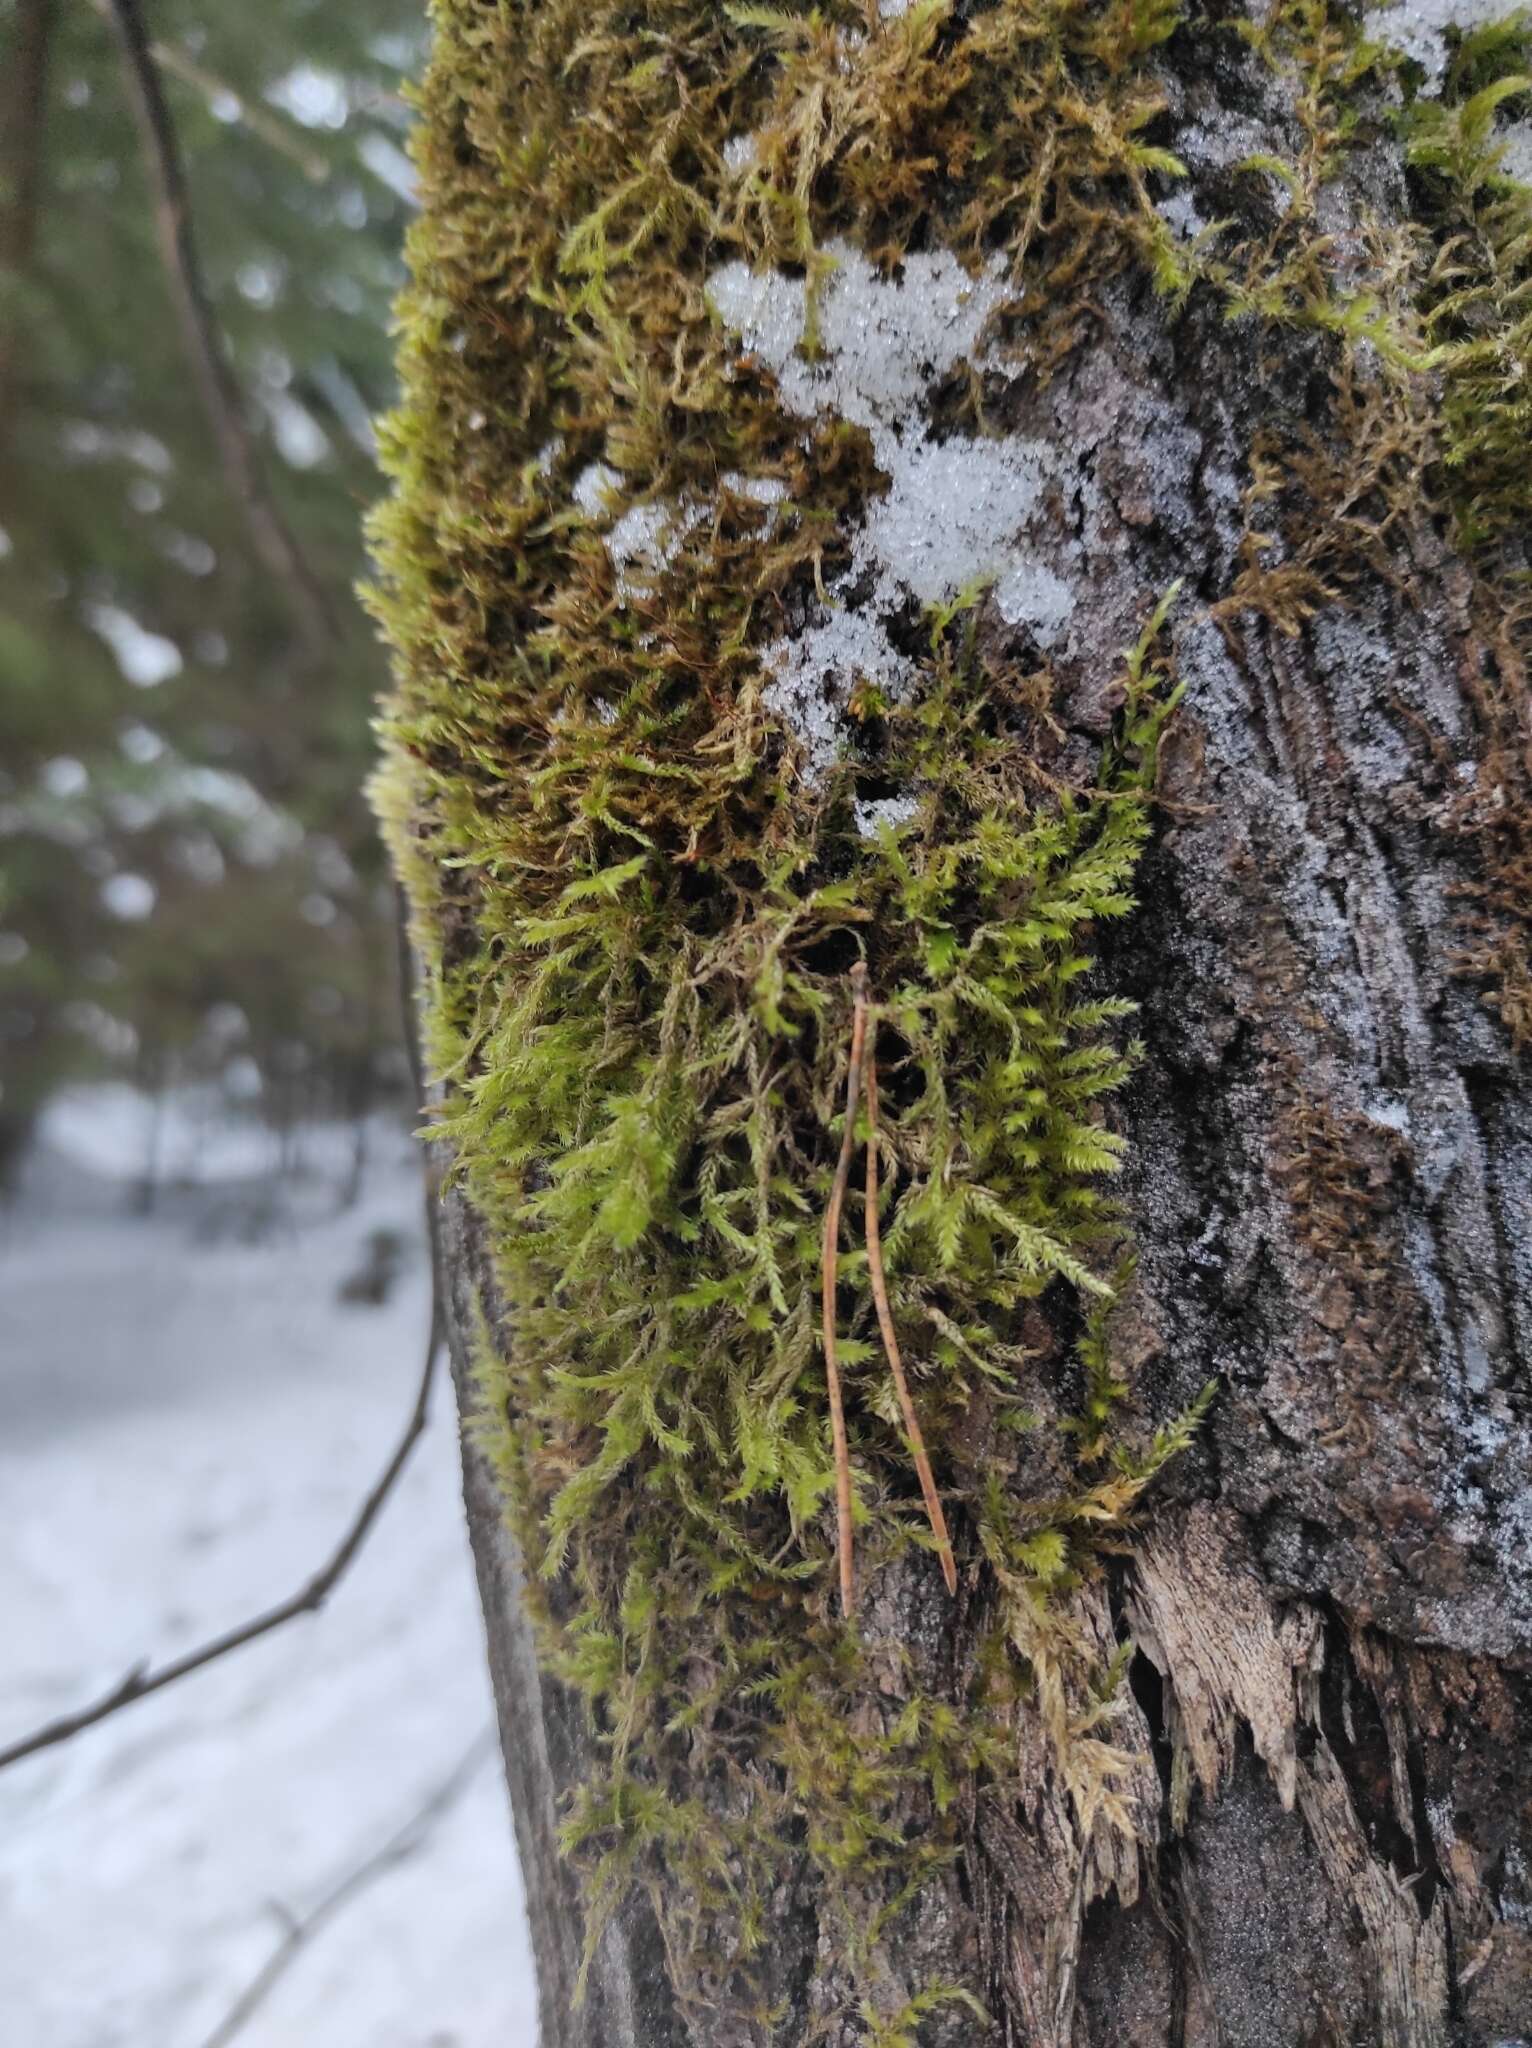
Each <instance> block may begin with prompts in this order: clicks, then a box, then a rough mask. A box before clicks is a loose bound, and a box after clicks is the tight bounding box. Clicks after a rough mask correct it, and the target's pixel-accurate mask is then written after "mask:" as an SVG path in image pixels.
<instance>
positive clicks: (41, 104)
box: [0, 0, 58, 468]
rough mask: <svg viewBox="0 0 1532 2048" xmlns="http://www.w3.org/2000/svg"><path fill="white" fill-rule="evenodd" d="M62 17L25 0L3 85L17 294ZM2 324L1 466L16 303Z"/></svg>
mask: <svg viewBox="0 0 1532 2048" xmlns="http://www.w3.org/2000/svg"><path fill="white" fill-rule="evenodd" d="M57 19H58V9H57V4H56V0H20V4H19V6H18V7H17V9H16V13H15V17H14V21H13V26H12V40H11V46H10V50H9V53H8V56H7V59H6V63H5V67H4V70H5V86H6V89H5V91H4V92H3V93H0V284H3V286H4V289H5V292H6V295H7V297H8V298H9V297H12V296H13V295H15V294H17V293H18V292H19V290H20V288H21V286H22V282H23V280H24V278H25V276H26V274H27V272H28V271H29V270H30V268H31V265H32V257H33V252H34V250H35V248H36V245H37V214H38V204H39V201H40V198H41V194H42V181H43V139H44V132H45V127H46V122H47V114H48V70H49V60H50V57H51V55H52V49H53V36H54V29H55V26H56V23H57ZM3 316H4V317H3V324H0V468H3V467H4V457H5V454H6V450H7V446H8V443H9V440H10V430H11V426H12V423H13V421H14V419H15V417H16V411H17V397H18V385H19V383H20V377H21V353H22V350H21V337H20V327H21V322H20V320H19V319H18V317H17V309H16V308H15V307H14V306H6V307H4V308H3Z"/></svg>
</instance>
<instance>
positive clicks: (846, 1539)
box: [820, 960, 867, 1621]
mask: <svg viewBox="0 0 1532 2048" xmlns="http://www.w3.org/2000/svg"><path fill="white" fill-rule="evenodd" d="M866 1038H867V965H866V962H865V961H862V960H858V961H857V963H856V965H855V966H854V967H853V968H852V970H851V1064H850V1066H849V1068H848V1069H847V1073H846V1127H845V1129H844V1130H843V1131H842V1133H841V1141H840V1158H839V1159H838V1160H837V1161H836V1165H835V1179H834V1181H833V1182H832V1184H831V1187H830V1201H829V1206H828V1207H827V1208H826V1210H825V1237H824V1257H823V1260H822V1262H821V1266H820V1286H821V1291H822V1294H823V1305H824V1341H825V1385H826V1387H827V1389H828V1391H829V1396H830V1433H831V1436H832V1437H833V1439H834V1442H835V1544H836V1550H837V1552H838V1554H839V1557H840V1605H841V1612H842V1614H844V1615H845V1617H846V1619H847V1620H848V1621H849V1620H850V1619H851V1616H852V1614H853V1612H854V1611H855V1608H856V1577H855V1570H854V1563H853V1553H852V1538H851V1453H850V1451H849V1450H848V1449H847V1447H846V1410H845V1406H844V1404H843V1402H842V1400H841V1390H840V1362H839V1360H838V1358H837V1357H836V1352H835V1272H836V1267H837V1265H838V1264H839V1261H840V1214H841V1209H842V1207H843V1205H844V1203H845V1200H846V1183H847V1181H848V1180H849V1179H850V1177H851V1155H852V1153H853V1151H855V1149H856V1106H857V1097H858V1096H859V1094H860V1092H861V1085H862V1047H863V1045H864V1044H865V1042H866Z"/></svg>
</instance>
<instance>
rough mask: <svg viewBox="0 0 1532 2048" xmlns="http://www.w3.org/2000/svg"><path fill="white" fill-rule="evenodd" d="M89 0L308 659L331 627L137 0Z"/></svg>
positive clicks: (260, 540) (181, 290) (231, 457)
mask: <svg viewBox="0 0 1532 2048" xmlns="http://www.w3.org/2000/svg"><path fill="white" fill-rule="evenodd" d="M96 4H97V6H98V7H99V8H100V10H101V11H102V12H103V13H105V14H107V15H109V16H110V18H111V20H112V22H113V24H114V26H115V27H116V30H117V34H118V37H119V38H120V40H121V43H122V55H123V65H124V69H125V70H126V73H127V78H128V84H129V88H130V90H131V93H132V99H133V109H134V113H135V115H136V117H137V120H138V128H139V135H140V138H141V140H142V143H143V153H144V166H145V170H146V172H147V174H148V178H149V184H150V189H151V191H152V192H153V194H154V200H155V207H154V212H155V226H156V229H157V231H158V234H159V241H160V253H161V255H162V257H163V259H164V264H165V270H166V274H167V276H168V278H169V281H170V286H171V291H172V294H173V296H174V298H175V301H176V309H177V311H178V313H179V314H180V318H181V327H182V332H183V334H184V336H185V341H186V349H187V354H188V356H189V358H190V361H191V368H192V373H193V375H194V377H195V379H196V383H197V389H198V392H199V395H200V397H201V399H202V404H203V408H204V410H205V411H206V413H207V416H208V421H209V424H210V425H211V427H212V429H213V436H214V439H215V441H216V442H217V444H218V453H219V457H220V459H221V460H222V463H223V467H224V473H225V475H226V476H227V478H228V481H229V485H230V488H231V490H232V491H233V493H234V496H235V497H236V498H237V499H238V501H239V504H240V508H241V510H242V511H243V513H244V517H245V524H246V526H247V527H248V529H249V532H250V538H251V541H252V543H253V545H254V547H255V551H256V553H257V555H258V556H259V557H260V559H261V561H262V562H263V563H264V564H265V566H266V568H267V569H268V571H269V572H270V573H271V575H272V576H273V577H274V578H275V579H276V580H277V582H278V583H280V584H281V586H282V589H283V590H284V592H285V593H286V596H287V599H288V604H289V606H290V608H291V611H292V614H293V618H294V622H295V624H296V625H297V627H298V630H299V632H300V634H301V636H302V638H303V642H304V645H305V648H306V650H307V653H308V654H309V656H310V657H311V658H315V657H317V656H318V655H320V654H321V653H322V652H323V651H324V650H325V649H326V648H327V647H329V646H331V645H333V643H334V641H335V638H336V632H335V624H334V621H333V619H332V617H331V615H330V608H329V605H328V603H327V601H326V598H325V594H324V592H323V590H322V589H321V587H320V585H319V583H318V582H317V581H316V579H315V577H314V576H313V574H312V573H311V571H310V569H309V567H308V564H307V563H306V562H305V560H304V558H303V554H302V552H301V550H300V549H299V546H298V543H297V540H296V539H295V538H294V535H293V533H292V530H291V529H290V527H289V526H288V524H287V522H286V520H285V519H284V518H283V516H282V513H281V510H280V508H279V507H278V505H277V503H276V500H275V499H274V498H273V496H272V494H271V489H270V486H269V484H268V483H267V480H266V476H265V472H264V470H263V468H262V464H261V459H260V454H259V451H258V450H257V448H256V444H255V438H254V436H253V435H252V433H251V431H250V427H249V424H248V422H247V420H246V418H245V410H244V396H243V393H242V392H241V391H240V388H239V384H238V380H237V379H236V377H235V375H234V370H233V367H232V365H231V364H230V361H229V355H228V350H227V348H226V346H225V343H224V339H223V336H222V334H221V333H220V332H219V328H218V322H217V319H216V317H215V315H214V312H213V303H212V297H211V295H210V293H209V291H208V287H207V282H206V279H205V278H204V276H203V273H202V265H201V261H200V258H199V256H198V253H197V244H196V239H195V236H194V234H193V231H192V220H191V203H190V198H189V195H188V192H187V185H186V175H185V172H184V170H183V168H182V164H181V151H180V144H179V142H178V141H177V138H176V131H175V123H174V121H173V119H172V117H171V113H170V108H169V107H168V105H167V104H166V101H165V95H164V92H163V91H162V89H161V86H160V75H159V70H158V67H157V66H156V64H155V61H154V54H153V51H152V49H151V47H150V42H149V34H148V30H147V28H146V26H145V23H144V16H143V9H142V6H141V4H140V0H96Z"/></svg>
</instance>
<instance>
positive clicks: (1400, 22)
mask: <svg viewBox="0 0 1532 2048" xmlns="http://www.w3.org/2000/svg"><path fill="white" fill-rule="evenodd" d="M1522 4H1524V0H1399V4H1398V5H1396V6H1387V7H1383V8H1381V9H1380V10H1379V11H1378V12H1377V13H1376V14H1375V15H1374V16H1373V17H1372V18H1371V19H1370V20H1369V22H1368V27H1369V28H1370V29H1373V30H1375V31H1376V33H1377V34H1378V36H1379V37H1380V39H1381V40H1382V41H1383V42H1385V43H1387V44H1388V45H1389V47H1390V48H1391V49H1395V50H1398V51H1400V52H1402V54H1403V55H1404V56H1406V57H1412V58H1413V59H1414V60H1415V62H1416V63H1417V64H1418V65H1420V67H1421V69H1422V70H1423V71H1424V72H1425V74H1426V89H1427V90H1428V91H1435V90H1436V89H1437V88H1438V87H1439V86H1440V85H1441V82H1442V78H1443V76H1444V75H1445V73H1446V69H1447V31H1448V30H1449V29H1454V28H1455V29H1461V30H1464V31H1471V30H1473V29H1476V28H1484V27H1486V26H1487V25H1488V24H1489V23H1490V22H1492V21H1504V20H1505V18H1506V16H1507V15H1510V14H1514V13H1516V12H1517V10H1518V8H1519V7H1520V6H1521V5H1522Z"/></svg>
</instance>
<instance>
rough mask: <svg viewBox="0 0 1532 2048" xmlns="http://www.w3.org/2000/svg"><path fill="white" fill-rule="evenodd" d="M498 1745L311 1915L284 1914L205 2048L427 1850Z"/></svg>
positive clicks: (478, 1755)
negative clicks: (344, 1916)
mask: <svg viewBox="0 0 1532 2048" xmlns="http://www.w3.org/2000/svg"><path fill="white" fill-rule="evenodd" d="M494 1743H495V1734H494V1730H493V1729H492V1728H486V1729H485V1730H484V1731H483V1732H482V1733H481V1734H479V1735H476V1736H475V1737H474V1739H473V1741H472V1743H471V1744H470V1745H469V1747H468V1748H467V1749H466V1750H465V1751H464V1753H463V1755H462V1756H461V1757H459V1759H458V1761H457V1762H456V1763H455V1764H454V1765H453V1767H452V1769H451V1771H449V1772H448V1774H447V1776H446V1777H445V1778H443V1779H442V1781H441V1783H440V1784H439V1785H438V1786H437V1787H436V1789H435V1791H434V1792H432V1794H431V1795H430V1797H429V1798H428V1799H427V1800H426V1802H425V1804H424V1805H423V1806H421V1807H420V1808H419V1809H418V1810H417V1811H416V1812H415V1813H413V1814H412V1815H411V1816H410V1818H409V1819H408V1820H407V1821H406V1822H405V1823H404V1826H403V1827H402V1828H400V1829H399V1830H398V1831H397V1832H396V1833H395V1834H392V1835H390V1837H389V1838H388V1840H387V1841H386V1842H385V1843H384V1844H383V1846H382V1848H381V1849H378V1850H376V1851H374V1853H373V1854H372V1855H371V1856H369V1857H368V1858H367V1859H366V1861H365V1862H363V1863H359V1864H358V1865H357V1866H356V1868H355V1869H354V1870H352V1871H350V1872H349V1873H348V1874H347V1875H346V1876H345V1877H343V1878H342V1879H341V1881H340V1883H339V1884H338V1885H336V1886H335V1888H334V1889H333V1890H332V1891H329V1892H327V1893H326V1894H325V1896H324V1897H323V1898H322V1899H321V1900H320V1902H319V1904H318V1905H317V1906H316V1907H315V1908H314V1910H313V1912H312V1913H309V1914H307V1915H306V1916H305V1917H304V1918H303V1919H301V1920H295V1919H293V1918H292V1916H291V1915H290V1914H286V1913H284V1914H283V1919H284V1922H285V1931H284V1933H283V1936H282V1939H281V1940H280V1941H279V1942H278V1944H277V1946H276V1948H275V1949H274V1950H273V1951H272V1953H271V1955H270V1957H269V1958H268V1959H267V1961H266V1962H265V1963H263V1964H262V1966H261V1968H260V1970H259V1971H258V1972H257V1973H256V1975H255V1976H254V1977H253V1978H252V1979H251V1980H250V1982H249V1984H248V1985H247V1986H246V1987H245V1989H244V1990H243V1991H242V1992H241V1993H240V1995H239V1997H238V1998H237V1999H236V2000H235V2002H234V2004H233V2005H232V2006H231V2007H230V2008H229V2010H228V2012H227V2013H226V2014H225V2015H224V2017H223V2018H222V2019H221V2020H220V2021H219V2023H218V2025H217V2026H216V2027H215V2028H214V2029H213V2031H212V2033H211V2034H209V2035H208V2037H207V2039H206V2040H205V2041H204V2042H203V2044H202V2048H228V2044H229V2043H230V2042H231V2041H232V2040H233V2039H234V2038H235V2036H236V2035H237V2034H239V2033H241V2032H242V2031H243V2030H244V2028H245V2026H246V2025H247V2024H248V2022H249V2021H250V2020H251V2019H253V2018H254V2016H255V2013H256V2011H257V2010H258V2008H259V2007H260V2006H261V2005H262V2004H263V2003H264V2002H265V2000H266V1999H267V1998H268V1997H269V1996H270V1994H271V1991H272V1990H273V1988H274V1987H275V1986H276V1985H277V1984H278V1983H279V1982H280V1981H281V1979H282V1978H283V1977H284V1976H285V1975H286V1974H287V1972H288V1970H289V1969H290V1968H291V1967H292V1965H293V1964H294V1962H296V1961H297V1958H298V1955H299V1953H300V1951H301V1950H302V1949H303V1947H304V1945H305V1943H307V1942H309V1941H311V1940H312V1939H313V1938H314V1936H315V1935H316V1934H317V1933H318V1932H319V1931H320V1929H321V1928H322V1927H323V1926H324V1925H325V1924H326V1922H327V1921H329V1920H331V1919H333V1918H334V1916H335V1915H336V1914H337V1913H338V1912H339V1911H340V1909H341V1907H342V1906H344V1905H346V1904H347V1902H348V1901H349V1900H351V1899H354V1898H355V1897H356V1895H357V1893H358V1892H359V1891H361V1890H363V1889H364V1887H365V1886H367V1885H369V1884H371V1883H372V1882H373V1880H374V1879H376V1878H379V1877H382V1876H383V1875H384V1873H385V1872H386V1871H389V1870H392V1869H393V1868H394V1866H395V1865H396V1864H400V1863H403V1862H406V1861H407V1860H408V1858H409V1857H411V1856H413V1855H415V1854H416V1853H417V1852H418V1851H419V1850H420V1849H422V1848H424V1846H425V1844H426V1841H427V1840H428V1838H429V1836H430V1833H431V1830H432V1828H433V1827H434V1826H435V1825H436V1823H437V1821H439V1820H440V1819H441V1817H442V1815H443V1814H444V1813H446V1812H447V1811H448V1809H449V1808H450V1807H451V1806H453V1805H454V1804H455V1803H456V1801H457V1800H458V1799H459V1798H460V1797H461V1796H462V1794H463V1793H464V1792H465V1791H466V1790H467V1788H468V1786H469V1784H470V1783H471V1781H472V1779H473V1775H474V1773H475V1771H477V1770H478V1768H479V1766H480V1765H481V1764H482V1763H483V1762H484V1760H485V1758H486V1757H487V1756H489V1754H490V1753H491V1751H492V1750H493V1748H494Z"/></svg>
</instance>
